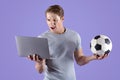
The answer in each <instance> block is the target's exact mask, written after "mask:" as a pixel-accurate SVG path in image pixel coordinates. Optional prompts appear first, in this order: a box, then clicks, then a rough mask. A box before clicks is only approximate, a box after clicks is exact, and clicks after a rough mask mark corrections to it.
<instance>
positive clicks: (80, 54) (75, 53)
mask: <svg viewBox="0 0 120 80" xmlns="http://www.w3.org/2000/svg"><path fill="white" fill-rule="evenodd" d="M81 56H84V54H83V51H82V48H80V49H78V50H76V51H74V57H75V60H76V62H77V61H78V59H79V58H80V57H81Z"/></svg>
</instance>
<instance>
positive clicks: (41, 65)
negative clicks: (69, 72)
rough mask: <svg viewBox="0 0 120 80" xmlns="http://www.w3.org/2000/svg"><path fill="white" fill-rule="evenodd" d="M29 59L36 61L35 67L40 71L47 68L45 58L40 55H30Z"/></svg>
mask: <svg viewBox="0 0 120 80" xmlns="http://www.w3.org/2000/svg"><path fill="white" fill-rule="evenodd" d="M28 59H29V60H31V61H35V62H36V64H35V68H36V70H37V71H38V72H39V73H42V72H43V71H44V69H45V59H42V58H41V57H40V56H39V55H37V54H34V55H29V56H28Z"/></svg>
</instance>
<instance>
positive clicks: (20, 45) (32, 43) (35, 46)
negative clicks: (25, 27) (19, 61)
mask: <svg viewBox="0 0 120 80" xmlns="http://www.w3.org/2000/svg"><path fill="white" fill-rule="evenodd" d="M15 39H16V46H17V51H18V54H19V56H21V57H27V56H28V55H32V54H37V55H39V56H40V57H41V58H43V59H49V58H50V54H49V47H48V40H47V38H38V37H27V36H15Z"/></svg>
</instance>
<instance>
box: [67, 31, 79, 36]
mask: <svg viewBox="0 0 120 80" xmlns="http://www.w3.org/2000/svg"><path fill="white" fill-rule="evenodd" d="M67 32H68V34H70V35H71V36H75V37H79V36H80V34H79V33H78V32H76V31H75V30H72V29H67Z"/></svg>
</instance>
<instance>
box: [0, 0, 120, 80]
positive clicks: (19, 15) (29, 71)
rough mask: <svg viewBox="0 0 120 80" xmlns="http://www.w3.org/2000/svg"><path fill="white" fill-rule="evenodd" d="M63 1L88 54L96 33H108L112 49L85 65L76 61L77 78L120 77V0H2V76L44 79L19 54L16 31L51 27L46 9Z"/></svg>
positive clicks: (7, 79)
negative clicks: (104, 57)
mask: <svg viewBox="0 0 120 80" xmlns="http://www.w3.org/2000/svg"><path fill="white" fill-rule="evenodd" d="M52 4H60V5H61V6H62V7H63V8H64V10H65V21H64V25H65V26H66V27H67V28H70V29H73V30H75V31H77V32H78V33H79V34H80V35H81V38H82V47H83V50H84V53H85V55H91V54H92V53H91V51H90V48H89V43H90V40H91V39H92V37H94V36H95V35H97V34H105V35H107V36H109V37H110V38H111V40H112V42H113V50H112V52H111V53H110V55H109V57H108V58H106V59H104V60H100V61H92V62H91V63H89V64H87V65H85V66H78V65H77V64H76V62H75V70H76V77H77V80H120V69H119V68H120V62H119V61H120V57H119V56H120V53H119V48H120V40H119V39H120V36H119V34H120V31H119V29H118V28H119V27H120V0H79V1H78V0H69V1H67V0H0V37H1V38H0V45H1V46H0V80H42V79H43V74H42V75H40V74H38V73H37V72H36V70H35V69H34V62H31V61H29V60H27V59H26V58H20V57H19V56H18V55H17V50H16V44H15V39H14V37H15V35H25V36H37V35H39V34H41V33H42V32H44V31H46V30H47V29H48V27H47V25H46V21H45V15H44V12H45V10H46V9H47V8H48V6H50V5H52Z"/></svg>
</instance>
